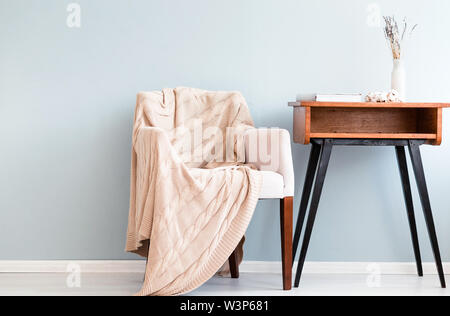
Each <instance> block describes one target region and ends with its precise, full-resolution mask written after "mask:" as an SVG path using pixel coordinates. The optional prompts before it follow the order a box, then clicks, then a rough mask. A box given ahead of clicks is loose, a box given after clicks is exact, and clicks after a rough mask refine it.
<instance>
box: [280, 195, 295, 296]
mask: <svg viewBox="0 0 450 316" xmlns="http://www.w3.org/2000/svg"><path fill="white" fill-rule="evenodd" d="M293 203H294V198H293V197H285V198H284V199H282V200H281V203H280V224H281V225H280V226H281V257H282V263H283V289H284V290H285V291H289V290H291V289H292V230H293V211H292V210H293Z"/></svg>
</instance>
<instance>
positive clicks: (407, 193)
mask: <svg viewBox="0 0 450 316" xmlns="http://www.w3.org/2000/svg"><path fill="white" fill-rule="evenodd" d="M395 150H396V154H397V162H398V168H399V170H400V178H401V180H402V187H403V195H404V197H405V204H406V210H407V213H408V221H409V228H410V229H411V238H412V242H413V247H414V255H415V258H416V265H417V273H418V274H419V276H421V277H422V276H423V268H422V259H421V255H420V247H419V238H418V236H417V225H416V218H415V215H414V204H413V199H412V194H411V183H410V181H409V174H408V163H407V162H406V153H405V147H403V146H397V147H395Z"/></svg>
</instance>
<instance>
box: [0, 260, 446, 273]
mask: <svg viewBox="0 0 450 316" xmlns="http://www.w3.org/2000/svg"><path fill="white" fill-rule="evenodd" d="M73 265H75V266H76V267H79V268H80V269H81V271H82V272H84V273H144V269H145V261H143V260H83V261H80V260H73V261H70V260H64V261H60V260H56V261H1V260H0V273H66V272H68V271H71V270H72V269H73V268H74V266H73ZM443 265H444V271H446V272H447V273H450V262H446V263H444V264H443ZM295 270H296V264H295V265H294V271H295ZM423 270H424V274H427V275H429V274H437V272H436V266H435V264H434V263H431V262H427V263H423ZM240 271H241V272H242V273H270V274H272V273H281V262H268V261H244V262H242V264H241V266H240ZM373 272H380V273H381V274H384V275H392V274H394V275H404V274H412V275H413V274H417V271H416V264H415V263H410V262H375V263H369V262H307V263H305V268H304V273H305V274H368V273H373Z"/></svg>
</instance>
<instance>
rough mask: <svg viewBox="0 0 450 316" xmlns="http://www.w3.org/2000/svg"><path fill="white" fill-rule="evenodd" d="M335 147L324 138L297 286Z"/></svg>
mask: <svg viewBox="0 0 450 316" xmlns="http://www.w3.org/2000/svg"><path fill="white" fill-rule="evenodd" d="M332 149H333V143H332V141H331V140H329V139H325V140H323V143H322V153H321V155H320V161H319V167H318V169H317V176H316V183H315V185H314V191H313V195H312V198H311V206H310V210H309V216H308V221H307V223H306V229H305V236H304V237H303V245H302V250H301V252H300V259H299V261H298V266H297V274H296V276H295V287H298V286H299V284H300V277H301V275H302V272H303V265H304V264H305V258H306V254H307V252H308V246H309V241H310V239H311V234H312V230H313V226H314V221H315V219H316V214H317V209H318V207H319V201H320V196H321V194H322V188H323V183H324V182H325V176H326V174H327V169H328V163H329V162H330V156H331V151H332Z"/></svg>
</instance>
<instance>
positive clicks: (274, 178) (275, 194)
mask: <svg viewBox="0 0 450 316" xmlns="http://www.w3.org/2000/svg"><path fill="white" fill-rule="evenodd" d="M260 173H261V174H262V178H263V181H262V188H261V194H260V196H259V198H260V199H282V198H284V179H283V176H282V175H281V174H279V173H276V172H273V171H260Z"/></svg>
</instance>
